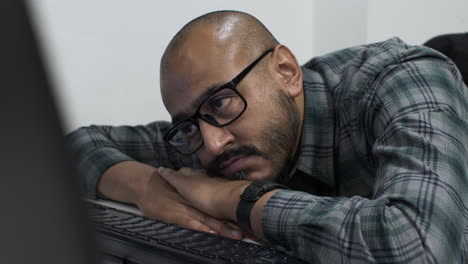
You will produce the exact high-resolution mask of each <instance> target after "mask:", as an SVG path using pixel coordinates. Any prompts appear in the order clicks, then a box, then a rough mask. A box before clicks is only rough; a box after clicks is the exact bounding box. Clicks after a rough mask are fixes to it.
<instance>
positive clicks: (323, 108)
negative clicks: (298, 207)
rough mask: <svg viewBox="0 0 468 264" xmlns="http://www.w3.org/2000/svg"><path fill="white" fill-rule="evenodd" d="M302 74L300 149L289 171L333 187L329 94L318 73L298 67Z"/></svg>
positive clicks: (332, 113) (331, 122) (332, 124)
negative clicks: (301, 173)
mask: <svg viewBox="0 0 468 264" xmlns="http://www.w3.org/2000/svg"><path fill="white" fill-rule="evenodd" d="M308 65H310V64H308ZM302 73H303V84H304V100H305V104H304V122H303V128H302V138H301V145H300V150H299V154H298V158H297V162H296V165H295V168H294V169H293V173H295V172H296V171H297V170H299V171H301V172H303V173H305V174H307V175H309V176H311V177H313V178H315V179H316V180H318V181H320V182H322V183H324V184H326V185H328V186H329V187H332V188H333V187H335V177H334V163H333V160H334V147H333V143H334V111H333V101H332V96H331V93H330V91H329V90H328V88H327V87H326V85H325V82H324V79H323V76H322V75H320V74H319V73H318V72H316V71H313V70H311V69H309V68H306V67H305V66H304V67H302ZM291 176H292V175H291Z"/></svg>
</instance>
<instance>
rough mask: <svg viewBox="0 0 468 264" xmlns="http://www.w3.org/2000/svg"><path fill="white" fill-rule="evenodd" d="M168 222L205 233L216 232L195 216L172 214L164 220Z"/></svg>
mask: <svg viewBox="0 0 468 264" xmlns="http://www.w3.org/2000/svg"><path fill="white" fill-rule="evenodd" d="M166 221H167V222H169V223H174V224H176V225H179V226H181V227H185V228H190V229H193V230H198V231H203V232H207V233H212V234H217V232H216V231H215V230H213V229H212V228H211V227H210V226H208V225H206V224H204V223H202V222H200V221H198V220H197V219H196V218H193V217H191V216H189V215H186V214H177V213H175V214H173V215H172V217H170V218H169V219H167V220H166Z"/></svg>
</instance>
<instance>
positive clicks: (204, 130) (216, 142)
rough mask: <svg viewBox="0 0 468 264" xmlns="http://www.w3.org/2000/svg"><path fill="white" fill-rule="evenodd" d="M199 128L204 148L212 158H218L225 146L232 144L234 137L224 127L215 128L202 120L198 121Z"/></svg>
mask: <svg viewBox="0 0 468 264" xmlns="http://www.w3.org/2000/svg"><path fill="white" fill-rule="evenodd" d="M199 127H200V133H201V135H202V137H203V144H204V148H205V149H206V151H207V152H208V153H207V154H209V155H210V156H212V157H217V156H219V155H220V154H221V153H223V150H224V148H225V147H226V146H227V145H229V144H230V143H232V142H234V135H232V134H231V133H230V132H229V131H228V130H227V129H226V128H225V127H215V126H213V125H211V124H209V123H207V122H205V121H203V120H200V122H199Z"/></svg>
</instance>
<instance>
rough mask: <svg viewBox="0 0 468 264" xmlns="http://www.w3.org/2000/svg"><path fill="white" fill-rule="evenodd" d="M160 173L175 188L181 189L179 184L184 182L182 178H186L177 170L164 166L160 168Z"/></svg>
mask: <svg viewBox="0 0 468 264" xmlns="http://www.w3.org/2000/svg"><path fill="white" fill-rule="evenodd" d="M158 173H159V175H160V176H161V177H162V178H163V179H164V180H166V181H167V182H168V183H169V184H170V185H172V186H173V187H174V188H175V189H177V190H179V188H178V187H179V186H180V185H181V184H182V180H183V178H184V176H185V175H184V174H182V173H178V172H177V171H175V170H171V169H168V168H164V167H159V168H158Z"/></svg>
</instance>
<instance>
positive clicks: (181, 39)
mask: <svg viewBox="0 0 468 264" xmlns="http://www.w3.org/2000/svg"><path fill="white" fill-rule="evenodd" d="M200 36H205V40H206V41H205V43H204V45H206V48H207V49H209V48H217V49H218V50H223V51H224V52H225V53H227V55H229V54H232V53H238V52H239V51H242V56H245V57H247V59H253V58H255V57H256V56H258V54H260V53H261V52H263V51H265V50H267V49H268V48H273V47H275V46H276V45H277V44H278V41H277V40H276V39H275V38H274V36H273V35H272V34H271V33H270V31H269V30H268V29H267V28H266V27H265V26H264V25H263V24H262V23H261V22H260V21H259V20H258V19H256V18H255V17H253V16H251V15H249V14H247V13H243V12H238V11H216V12H212V13H208V14H205V15H202V16H200V17H198V18H195V19H194V20H192V21H190V22H189V23H187V24H186V25H185V26H184V27H183V28H182V29H181V30H180V31H179V32H178V33H177V34H176V35H175V36H174V38H173V39H172V40H171V41H170V43H169V45H168V46H167V48H166V50H165V52H164V54H163V56H162V59H161V66H160V70H161V76H164V75H165V74H166V71H167V70H168V69H169V68H170V65H171V62H172V61H173V58H174V57H175V56H178V55H180V54H181V53H183V52H185V51H186V50H185V49H186V48H187V47H188V46H190V45H191V44H193V43H195V42H194V40H195V39H196V38H197V37H200Z"/></svg>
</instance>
